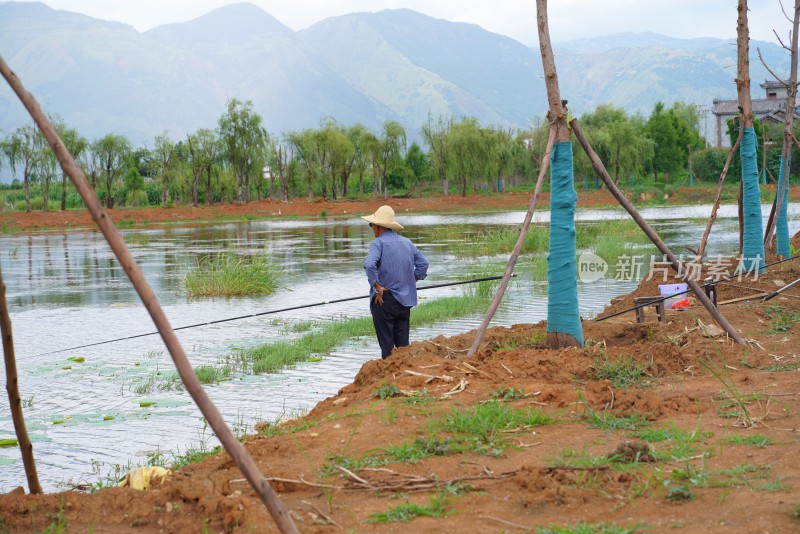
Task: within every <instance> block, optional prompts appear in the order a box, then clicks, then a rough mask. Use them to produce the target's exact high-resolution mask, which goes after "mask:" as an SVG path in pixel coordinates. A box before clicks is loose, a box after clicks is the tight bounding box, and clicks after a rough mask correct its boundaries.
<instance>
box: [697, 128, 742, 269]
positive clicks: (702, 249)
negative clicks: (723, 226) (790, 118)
mask: <svg viewBox="0 0 800 534" xmlns="http://www.w3.org/2000/svg"><path fill="white" fill-rule="evenodd" d="M741 142H742V128H741V125H740V126H739V136H738V137H737V138H736V142H735V143H734V144H733V146H732V147H731V151H730V152H728V157H727V158H726V159H725V166H724V167H723V168H722V173H721V174H720V175H719V183H718V184H717V196H716V198H715V199H714V207H713V208H711V217H709V218H708V223H706V230H705V232H703V238H702V239H701V240H700V247H698V249H697V261H703V254H705V252H706V243H707V242H708V235H709V234H710V233H711V227H712V226H713V225H714V221H716V220H717V211H718V210H719V204H720V200H721V199H722V184H723V183H725V177H726V176H727V175H728V167H730V166H731V161H732V160H733V155H734V154H735V153H736V149H737V148H739V143H741Z"/></svg>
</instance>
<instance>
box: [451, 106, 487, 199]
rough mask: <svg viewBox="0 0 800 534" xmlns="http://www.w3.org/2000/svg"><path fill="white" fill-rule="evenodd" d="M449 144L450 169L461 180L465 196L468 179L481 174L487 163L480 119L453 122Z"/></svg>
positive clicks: (472, 118) (469, 118) (473, 118)
mask: <svg viewBox="0 0 800 534" xmlns="http://www.w3.org/2000/svg"><path fill="white" fill-rule="evenodd" d="M447 144H448V150H449V151H450V154H451V155H452V158H451V159H450V169H451V170H452V173H453V176H454V177H455V178H456V179H457V180H459V181H460V182H461V196H464V197H465V196H467V181H468V179H469V178H470V177H474V176H478V175H481V173H482V171H483V169H484V168H485V167H484V166H485V163H486V157H487V150H486V149H487V147H486V142H485V139H484V136H483V133H482V131H481V128H480V125H479V124H478V120H477V119H476V118H475V117H468V118H465V119H463V120H462V121H461V122H457V123H455V124H453V126H452V128H450V134H449V135H448V136H447Z"/></svg>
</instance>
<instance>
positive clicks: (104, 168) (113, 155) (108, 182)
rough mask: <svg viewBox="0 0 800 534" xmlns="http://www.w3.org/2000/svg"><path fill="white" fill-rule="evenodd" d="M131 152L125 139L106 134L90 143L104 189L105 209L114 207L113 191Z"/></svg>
mask: <svg viewBox="0 0 800 534" xmlns="http://www.w3.org/2000/svg"><path fill="white" fill-rule="evenodd" d="M130 151H131V142H130V141H129V140H128V138H127V137H125V136H123V135H117V134H108V135H105V136H103V137H101V138H100V139H98V140H97V141H95V142H94V143H92V152H93V153H94V156H95V157H96V158H97V162H98V167H99V173H100V179H101V180H102V183H103V185H105V188H106V207H107V208H113V207H114V190H115V189H116V187H117V185H118V184H119V182H120V180H121V179H122V175H123V174H124V172H125V168H126V167H125V165H126V161H127V158H128V155H129V154H130Z"/></svg>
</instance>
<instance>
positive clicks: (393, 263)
mask: <svg viewBox="0 0 800 534" xmlns="http://www.w3.org/2000/svg"><path fill="white" fill-rule="evenodd" d="M364 270H365V271H367V280H368V281H369V294H370V298H371V297H374V296H375V282H378V283H379V284H380V285H381V286H383V287H385V288H386V289H388V290H389V291H391V292H392V296H394V298H395V299H396V300H397V302H399V303H400V304H402V305H403V306H409V307H411V306H416V305H417V280H424V279H425V277H427V276H428V260H427V259H426V258H425V256H424V255H423V254H422V252H420V251H419V250H418V249H417V247H415V246H414V243H412V242H411V240H410V239H408V238H405V237H403V236H401V235H398V234H396V233H394V232H393V231H392V230H388V229H387V230H386V231H384V232H383V233H382V234H381V235H380V237H378V238H377V239H375V241H373V242H372V244H371V245H370V246H369V253H368V254H367V259H366V260H364Z"/></svg>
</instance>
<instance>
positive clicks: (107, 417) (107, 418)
mask: <svg viewBox="0 0 800 534" xmlns="http://www.w3.org/2000/svg"><path fill="white" fill-rule="evenodd" d="M112 419H114V416H113V415H104V416H103V421H111V420H112Z"/></svg>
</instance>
